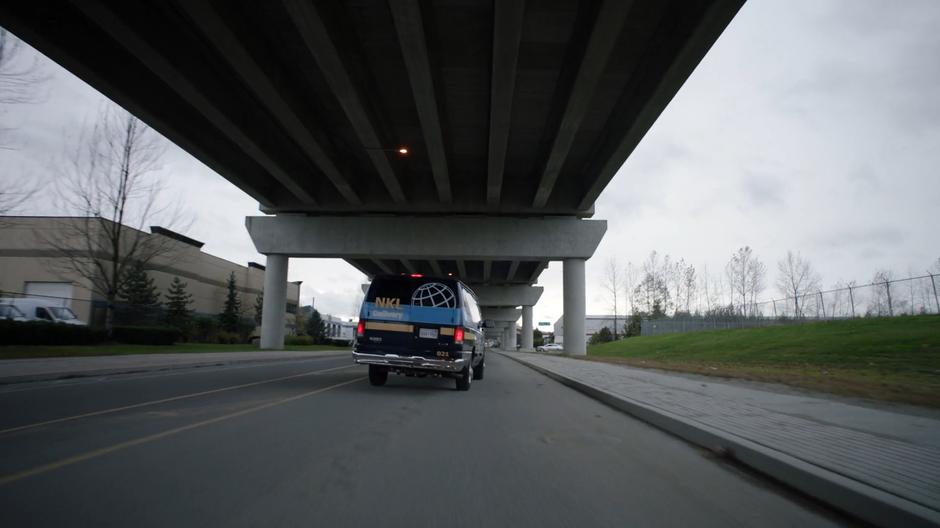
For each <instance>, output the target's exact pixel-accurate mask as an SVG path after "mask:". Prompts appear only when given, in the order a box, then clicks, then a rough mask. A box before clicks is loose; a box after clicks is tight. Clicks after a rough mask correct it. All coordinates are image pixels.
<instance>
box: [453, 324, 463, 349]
mask: <svg viewBox="0 0 940 528" xmlns="http://www.w3.org/2000/svg"><path fill="white" fill-rule="evenodd" d="M454 343H457V344H458V345H459V344H461V343H463V327H462V326H458V327H457V329H456V330H454Z"/></svg>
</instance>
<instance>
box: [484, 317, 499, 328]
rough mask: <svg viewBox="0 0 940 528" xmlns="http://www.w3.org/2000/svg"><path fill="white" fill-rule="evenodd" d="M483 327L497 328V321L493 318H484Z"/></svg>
mask: <svg viewBox="0 0 940 528" xmlns="http://www.w3.org/2000/svg"><path fill="white" fill-rule="evenodd" d="M483 328H496V323H494V322H493V320H492V319H484V320H483Z"/></svg>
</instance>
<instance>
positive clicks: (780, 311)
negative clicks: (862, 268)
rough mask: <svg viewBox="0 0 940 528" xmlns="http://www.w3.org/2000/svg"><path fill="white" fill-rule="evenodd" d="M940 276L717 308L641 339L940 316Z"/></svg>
mask: <svg viewBox="0 0 940 528" xmlns="http://www.w3.org/2000/svg"><path fill="white" fill-rule="evenodd" d="M938 282H940V275H936V274H928V275H922V276H920V277H910V278H906V279H895V280H884V281H879V282H872V283H869V284H862V285H856V284H854V283H849V284H845V285H844V286H842V287H838V288H833V289H830V290H820V291H815V292H806V293H805V294H803V295H800V296H798V297H783V298H779V299H769V300H764V301H760V302H754V303H750V304H748V305H745V306H727V307H716V308H714V309H711V310H708V311H707V312H706V313H705V314H704V315H699V314H677V315H675V316H672V317H663V318H658V319H649V318H646V319H644V320H643V324H642V326H641V329H640V335H644V336H649V335H662V334H677V333H685V332H701V331H706V330H720V329H729V328H756V327H765V326H779V325H785V324H802V323H806V322H812V321H822V320H834V319H851V318H856V317H892V316H900V315H926V314H940V295H938V286H940V285H938V284H937V283H938Z"/></svg>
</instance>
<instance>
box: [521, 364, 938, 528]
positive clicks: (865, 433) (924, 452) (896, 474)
mask: <svg viewBox="0 0 940 528" xmlns="http://www.w3.org/2000/svg"><path fill="white" fill-rule="evenodd" d="M506 355H508V356H509V357H512V358H514V359H516V360H518V361H520V362H522V363H525V364H527V365H529V366H531V367H533V368H536V369H537V370H540V371H542V372H543V373H545V374H548V375H549V376H551V377H554V378H556V379H558V380H559V381H562V382H563V383H566V384H568V385H570V386H572V387H574V388H576V389H578V390H581V391H582V392H585V393H587V394H589V395H591V396H593V397H595V398H598V399H600V400H602V401H605V403H608V404H610V405H613V406H615V407H617V408H620V409H621V410H624V411H626V412H628V413H630V414H633V415H634V416H637V417H639V418H641V419H643V420H646V421H648V422H651V423H653V424H654V425H656V426H658V427H661V428H663V429H666V430H668V431H670V432H672V433H674V434H677V435H679V436H681V437H683V438H685V439H687V440H689V441H691V442H693V443H696V444H699V445H701V446H703V447H706V448H709V449H713V450H715V451H718V452H723V453H728V454H729V455H730V456H732V457H734V458H735V459H737V460H740V461H741V462H743V463H745V464H747V465H750V466H752V467H754V468H755V469H758V470H759V471H762V472H764V473H767V474H769V475H771V476H772V477H774V478H776V479H778V480H781V481H783V482H786V483H788V484H790V485H792V486H793V487H795V488H797V489H800V490H802V491H804V492H806V493H807V494H809V495H811V496H814V497H816V498H818V499H820V500H823V501H824V502H828V503H830V504H831V505H833V506H835V507H837V508H839V509H842V510H844V511H847V512H849V513H850V514H852V515H856V516H858V517H860V518H862V519H865V520H868V521H870V522H873V523H875V524H877V525H882V526H914V525H924V526H929V525H940V419H938V417H937V414H938V413H935V412H933V411H931V410H924V411H923V412H922V413H916V414H915V413H909V412H895V411H892V410H890V409H888V408H887V407H885V408H883V409H879V408H875V407H868V406H863V405H856V404H851V403H846V402H845V401H840V400H838V399H827V398H825V397H824V396H821V395H820V396H819V397H814V396H811V395H806V394H801V393H798V392H796V391H793V392H791V393H787V392H783V391H770V390H765V389H766V387H764V388H759V384H749V383H746V382H745V383H736V382H733V381H725V380H724V379H719V378H714V379H711V378H705V377H702V376H683V375H670V374H664V373H661V372H656V371H649V370H644V369H637V368H629V367H624V366H620V365H613V364H608V363H599V362H594V361H585V360H578V359H571V358H567V357H559V356H547V355H543V354H525V353H507V354H506ZM899 409H900V408H899Z"/></svg>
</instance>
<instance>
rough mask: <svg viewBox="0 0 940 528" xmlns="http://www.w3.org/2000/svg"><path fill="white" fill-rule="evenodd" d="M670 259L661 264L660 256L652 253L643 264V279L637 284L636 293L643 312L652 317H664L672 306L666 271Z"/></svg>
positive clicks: (667, 258)
mask: <svg viewBox="0 0 940 528" xmlns="http://www.w3.org/2000/svg"><path fill="white" fill-rule="evenodd" d="M668 264H669V257H668V255H667V256H666V258H665V259H663V263H662V264H660V260H659V254H658V253H657V252H656V251H651V252H650V256H649V257H648V258H647V259H646V261H645V262H643V269H642V279H640V281H639V283H637V285H636V287H635V288H634V292H635V294H636V297H637V299H638V301H639V304H640V306H641V308H643V311H644V312H646V313H648V314H651V315H663V314H665V313H666V312H667V310H668V307H669V305H670V299H669V286H668V284H667V283H666V277H665V273H664V270H665V269H668Z"/></svg>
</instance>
